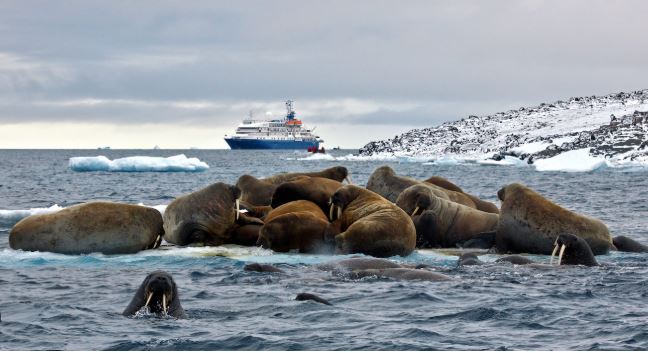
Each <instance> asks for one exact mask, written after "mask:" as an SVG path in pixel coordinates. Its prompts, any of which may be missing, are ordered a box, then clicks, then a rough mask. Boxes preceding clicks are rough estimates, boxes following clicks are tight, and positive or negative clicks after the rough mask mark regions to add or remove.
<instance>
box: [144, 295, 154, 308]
mask: <svg viewBox="0 0 648 353" xmlns="http://www.w3.org/2000/svg"><path fill="white" fill-rule="evenodd" d="M151 298H153V292H151V293H149V295H148V298H146V304H144V306H148V305H149V302H150V301H151Z"/></svg>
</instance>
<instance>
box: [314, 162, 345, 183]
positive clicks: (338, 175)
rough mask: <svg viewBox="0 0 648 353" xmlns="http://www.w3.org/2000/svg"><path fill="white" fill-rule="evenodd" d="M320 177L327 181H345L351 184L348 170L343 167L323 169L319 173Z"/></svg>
mask: <svg viewBox="0 0 648 353" xmlns="http://www.w3.org/2000/svg"><path fill="white" fill-rule="evenodd" d="M321 176H322V177H324V178H328V179H333V180H337V181H339V182H340V183H341V182H342V181H344V180H346V181H347V182H348V183H349V184H351V177H350V176H349V170H348V169H347V168H346V167H343V166H340V165H339V166H335V167H331V168H328V169H324V170H323V171H322V172H321Z"/></svg>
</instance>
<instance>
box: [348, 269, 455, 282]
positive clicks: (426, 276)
mask: <svg viewBox="0 0 648 353" xmlns="http://www.w3.org/2000/svg"><path fill="white" fill-rule="evenodd" d="M344 275H345V276H346V277H349V278H351V279H360V278H364V277H386V278H391V279H399V280H407V281H449V280H451V278H450V277H448V276H446V275H443V274H440V273H436V272H432V271H429V270H424V269H413V268H384V269H367V270H355V271H351V272H349V273H347V274H344Z"/></svg>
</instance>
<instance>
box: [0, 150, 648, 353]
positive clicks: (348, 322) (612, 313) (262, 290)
mask: <svg viewBox="0 0 648 353" xmlns="http://www.w3.org/2000/svg"><path fill="white" fill-rule="evenodd" d="M97 152H101V153H97ZM350 153H351V151H333V152H331V155H329V156H322V155H316V156H308V155H307V154H306V153H304V152H295V151H219V150H212V151H201V150H187V151H165V150H147V151H119V150H110V151H106V150H102V151H96V150H94V151H93V150H88V151H79V150H60V151H56V150H41V151H27V150H5V151H0V314H1V322H0V349H2V350H8V349H11V350H16V349H27V350H29V349H68V350H78V349H85V350H88V349H91V350H95V349H97V350H98V349H114V350H122V349H141V350H148V349H159V350H163V349H185V350H193V349H203V350H220V349H249V350H261V349H267V350H277V349H283V350H292V349H303V350H307V349H323V350H328V349H331V350H338V349H346V350H359V349H373V350H382V349H393V350H404V349H421V350H423V349H425V350H431V349H455V350H464V349H469V350H479V349H530V350H533V349H550V350H554V349H643V350H645V349H648V325H647V322H648V305H646V301H647V300H648V254H627V253H620V252H612V253H610V254H608V255H604V256H598V257H597V259H598V261H599V262H601V263H602V264H604V265H603V266H600V267H595V268H586V267H582V266H570V267H561V268H555V269H553V268H552V269H548V270H547V269H545V270H540V269H535V268H529V267H525V266H513V265H506V264H495V263H494V261H495V260H496V259H497V255H483V256H481V257H480V258H481V259H482V260H483V261H485V262H487V264H486V265H484V266H474V267H466V268H456V266H455V264H456V260H457V257H456V256H449V255H444V254H443V253H440V252H435V251H432V250H420V251H415V252H414V253H413V254H411V255H410V256H407V257H404V258H401V257H394V258H392V260H393V261H396V262H399V263H408V264H421V263H424V264H428V265H431V266H434V267H435V268H436V269H437V271H440V272H442V273H444V274H445V275H447V276H449V277H451V278H452V281H447V282H438V283H437V282H407V281H398V280H390V279H382V278H365V279H362V280H350V279H348V278H344V277H340V276H338V275H335V274H332V273H330V272H327V271H321V270H318V269H317V268H315V267H314V266H313V265H315V264H318V263H321V262H325V261H331V260H334V259H340V258H344V257H348V256H329V255H307V254H303V255H300V254H278V253H273V252H272V251H269V250H264V249H260V248H256V247H240V246H224V247H211V248H173V247H172V248H168V247H163V248H161V249H156V250H147V251H142V252H140V253H138V254H135V255H115V256H107V255H101V254H88V255H81V256H68V255H60V254H52V253H43V252H23V251H15V250H11V249H9V247H8V241H7V237H8V234H9V230H10V228H11V226H13V224H15V223H16V222H17V221H18V220H19V219H20V218H22V217H25V216H26V215H28V214H34V213H43V212H51V211H55V210H58V209H60V208H61V207H66V206H69V205H73V204H76V203H79V202H84V201H91V200H113V201H120V202H128V203H133V204H139V203H141V204H144V205H149V206H156V207H157V208H158V209H160V210H162V211H163V210H164V205H167V204H169V203H170V202H171V201H172V200H173V198H175V197H176V196H178V195H182V194H184V193H188V192H192V191H195V190H198V189H200V188H202V187H204V186H206V185H209V184H210V183H214V182H219V181H222V182H227V183H232V184H233V183H235V182H236V179H237V178H238V177H239V176H240V175H242V174H246V173H247V174H252V175H255V176H258V177H264V176H269V175H273V174H276V173H279V172H294V171H313V170H320V169H324V168H328V167H331V166H334V165H343V166H345V167H347V168H348V169H349V171H350V173H351V176H352V179H353V182H354V183H356V184H360V185H365V184H366V182H367V179H368V177H369V175H370V174H371V172H372V171H373V170H374V169H375V168H377V167H379V166H381V165H384V164H388V165H390V166H392V167H393V168H394V169H395V170H396V172H397V173H399V174H403V175H409V176H411V177H414V178H419V179H422V178H427V177H429V176H432V175H441V176H444V177H446V178H448V179H450V180H452V181H453V182H455V183H456V184H458V185H460V186H461V187H462V188H463V189H464V190H466V191H469V192H471V193H473V194H475V195H477V196H479V197H481V198H483V199H486V200H489V201H492V202H495V203H497V204H499V202H498V201H497V195H496V193H497V190H498V189H499V188H500V187H501V186H503V185H505V184H507V183H511V182H522V183H524V184H527V185H529V186H530V187H532V188H534V189H535V190H537V191H538V192H540V193H541V194H543V195H544V196H545V197H547V198H549V199H551V200H553V201H555V202H557V203H558V204H560V205H562V206H564V207H567V208H569V209H572V210H575V211H577V212H580V213H584V214H588V215H591V216H594V217H597V218H599V219H601V220H602V221H603V222H605V223H606V224H607V225H608V227H609V228H610V231H611V232H612V233H613V234H614V235H626V236H629V237H632V238H634V239H637V240H639V241H641V242H644V243H648V201H647V200H646V194H647V191H648V178H647V175H648V172H646V171H645V170H644V169H641V168H639V169H615V168H598V169H596V170H593V171H590V172H581V173H565V172H559V171H551V172H540V171H537V170H536V169H535V168H530V167H526V166H524V165H523V164H519V163H508V164H506V165H487V164H479V163H472V164H471V163H467V164H461V163H456V162H453V161H426V160H407V161H405V160H399V159H397V158H394V159H386V160H381V159H375V158H374V159H372V158H357V157H353V156H349V154H350ZM181 154H184V155H186V157H187V158H197V159H198V160H200V161H201V162H204V163H206V164H207V165H209V169H206V170H204V171H203V172H200V173H191V172H179V173H156V172H139V173H122V172H111V171H96V172H75V171H73V170H72V169H70V158H72V157H96V156H99V155H103V156H105V157H106V158H108V159H110V160H113V161H114V160H116V159H119V158H126V157H132V156H151V157H171V156H177V155H181ZM532 258H533V259H534V260H536V261H540V262H547V263H548V262H549V258H548V256H532ZM249 262H262V263H273V264H275V265H276V266H278V267H280V268H281V269H283V270H284V271H285V273H283V274H270V273H254V272H245V271H243V267H244V266H245V264H246V263H249ZM154 270H165V271H167V272H169V273H170V274H172V275H173V277H174V279H175V281H176V283H177V285H178V288H179V296H180V298H181V301H182V305H183V307H184V308H185V310H186V312H187V315H188V317H189V319H187V320H174V319H168V318H159V317H156V316H151V315H139V316H138V317H136V318H127V317H123V316H122V315H121V312H122V311H123V310H124V308H125V307H126V306H127V305H128V303H129V301H130V300H131V298H132V296H133V295H134V293H135V291H136V290H137V288H138V286H139V285H140V283H141V281H142V280H143V279H144V277H145V276H146V275H147V274H148V273H149V272H151V271H154ZM300 292H309V293H314V294H317V295H319V296H321V297H323V298H325V299H327V300H329V301H330V302H331V303H332V304H333V305H332V306H327V305H322V304H319V303H316V302H312V301H306V302H299V301H295V300H294V298H295V296H296V295H297V293H300Z"/></svg>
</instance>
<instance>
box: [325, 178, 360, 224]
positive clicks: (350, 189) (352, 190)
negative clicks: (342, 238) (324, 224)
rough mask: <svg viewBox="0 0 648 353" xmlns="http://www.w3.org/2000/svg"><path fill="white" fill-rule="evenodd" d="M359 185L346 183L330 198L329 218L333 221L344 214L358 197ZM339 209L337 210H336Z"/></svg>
mask: <svg viewBox="0 0 648 353" xmlns="http://www.w3.org/2000/svg"><path fill="white" fill-rule="evenodd" d="M356 188H358V187H357V186H354V185H345V186H343V187H341V188H339V189H338V190H337V191H336V192H335V193H334V194H333V196H331V199H330V200H329V220H330V221H331V222H332V221H334V220H335V219H339V218H340V217H341V216H342V211H344V209H345V208H346V207H347V205H348V204H349V203H351V201H353V200H354V199H355V198H356V197H357V190H356ZM336 210H337V212H335V211H336Z"/></svg>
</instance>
